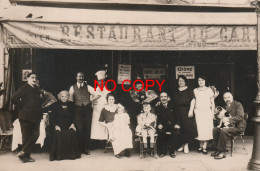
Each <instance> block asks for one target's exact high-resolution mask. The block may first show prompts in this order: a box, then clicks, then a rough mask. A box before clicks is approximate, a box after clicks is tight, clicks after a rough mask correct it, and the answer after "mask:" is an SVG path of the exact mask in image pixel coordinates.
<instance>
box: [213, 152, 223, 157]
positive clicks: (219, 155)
mask: <svg viewBox="0 0 260 171" xmlns="http://www.w3.org/2000/svg"><path fill="white" fill-rule="evenodd" d="M223 158H226V153H224V152H220V153H219V154H218V155H217V156H215V157H214V159H223Z"/></svg>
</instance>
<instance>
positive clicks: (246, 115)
mask: <svg viewBox="0 0 260 171" xmlns="http://www.w3.org/2000/svg"><path fill="white" fill-rule="evenodd" d="M244 119H245V121H247V119H248V113H244Z"/></svg>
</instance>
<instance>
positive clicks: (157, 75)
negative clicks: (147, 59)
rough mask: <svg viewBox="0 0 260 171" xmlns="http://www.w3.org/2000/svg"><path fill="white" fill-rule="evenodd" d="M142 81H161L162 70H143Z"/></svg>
mask: <svg viewBox="0 0 260 171" xmlns="http://www.w3.org/2000/svg"><path fill="white" fill-rule="evenodd" d="M143 73H144V79H146V80H148V79H150V80H161V79H163V78H164V76H165V69H164V68H144V70H143Z"/></svg>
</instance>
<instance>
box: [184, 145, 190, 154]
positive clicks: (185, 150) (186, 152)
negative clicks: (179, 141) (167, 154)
mask: <svg viewBox="0 0 260 171" xmlns="http://www.w3.org/2000/svg"><path fill="white" fill-rule="evenodd" d="M183 152H184V153H185V154H188V153H189V146H188V144H187V145H184V150H183Z"/></svg>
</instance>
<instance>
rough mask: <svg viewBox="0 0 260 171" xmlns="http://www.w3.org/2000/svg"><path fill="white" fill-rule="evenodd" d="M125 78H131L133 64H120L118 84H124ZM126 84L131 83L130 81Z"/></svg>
mask: <svg viewBox="0 0 260 171" xmlns="http://www.w3.org/2000/svg"><path fill="white" fill-rule="evenodd" d="M124 80H131V65H125V64H118V77H117V84H122V82H123V81H124ZM124 84H128V85H130V82H129V81H126V82H124Z"/></svg>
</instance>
